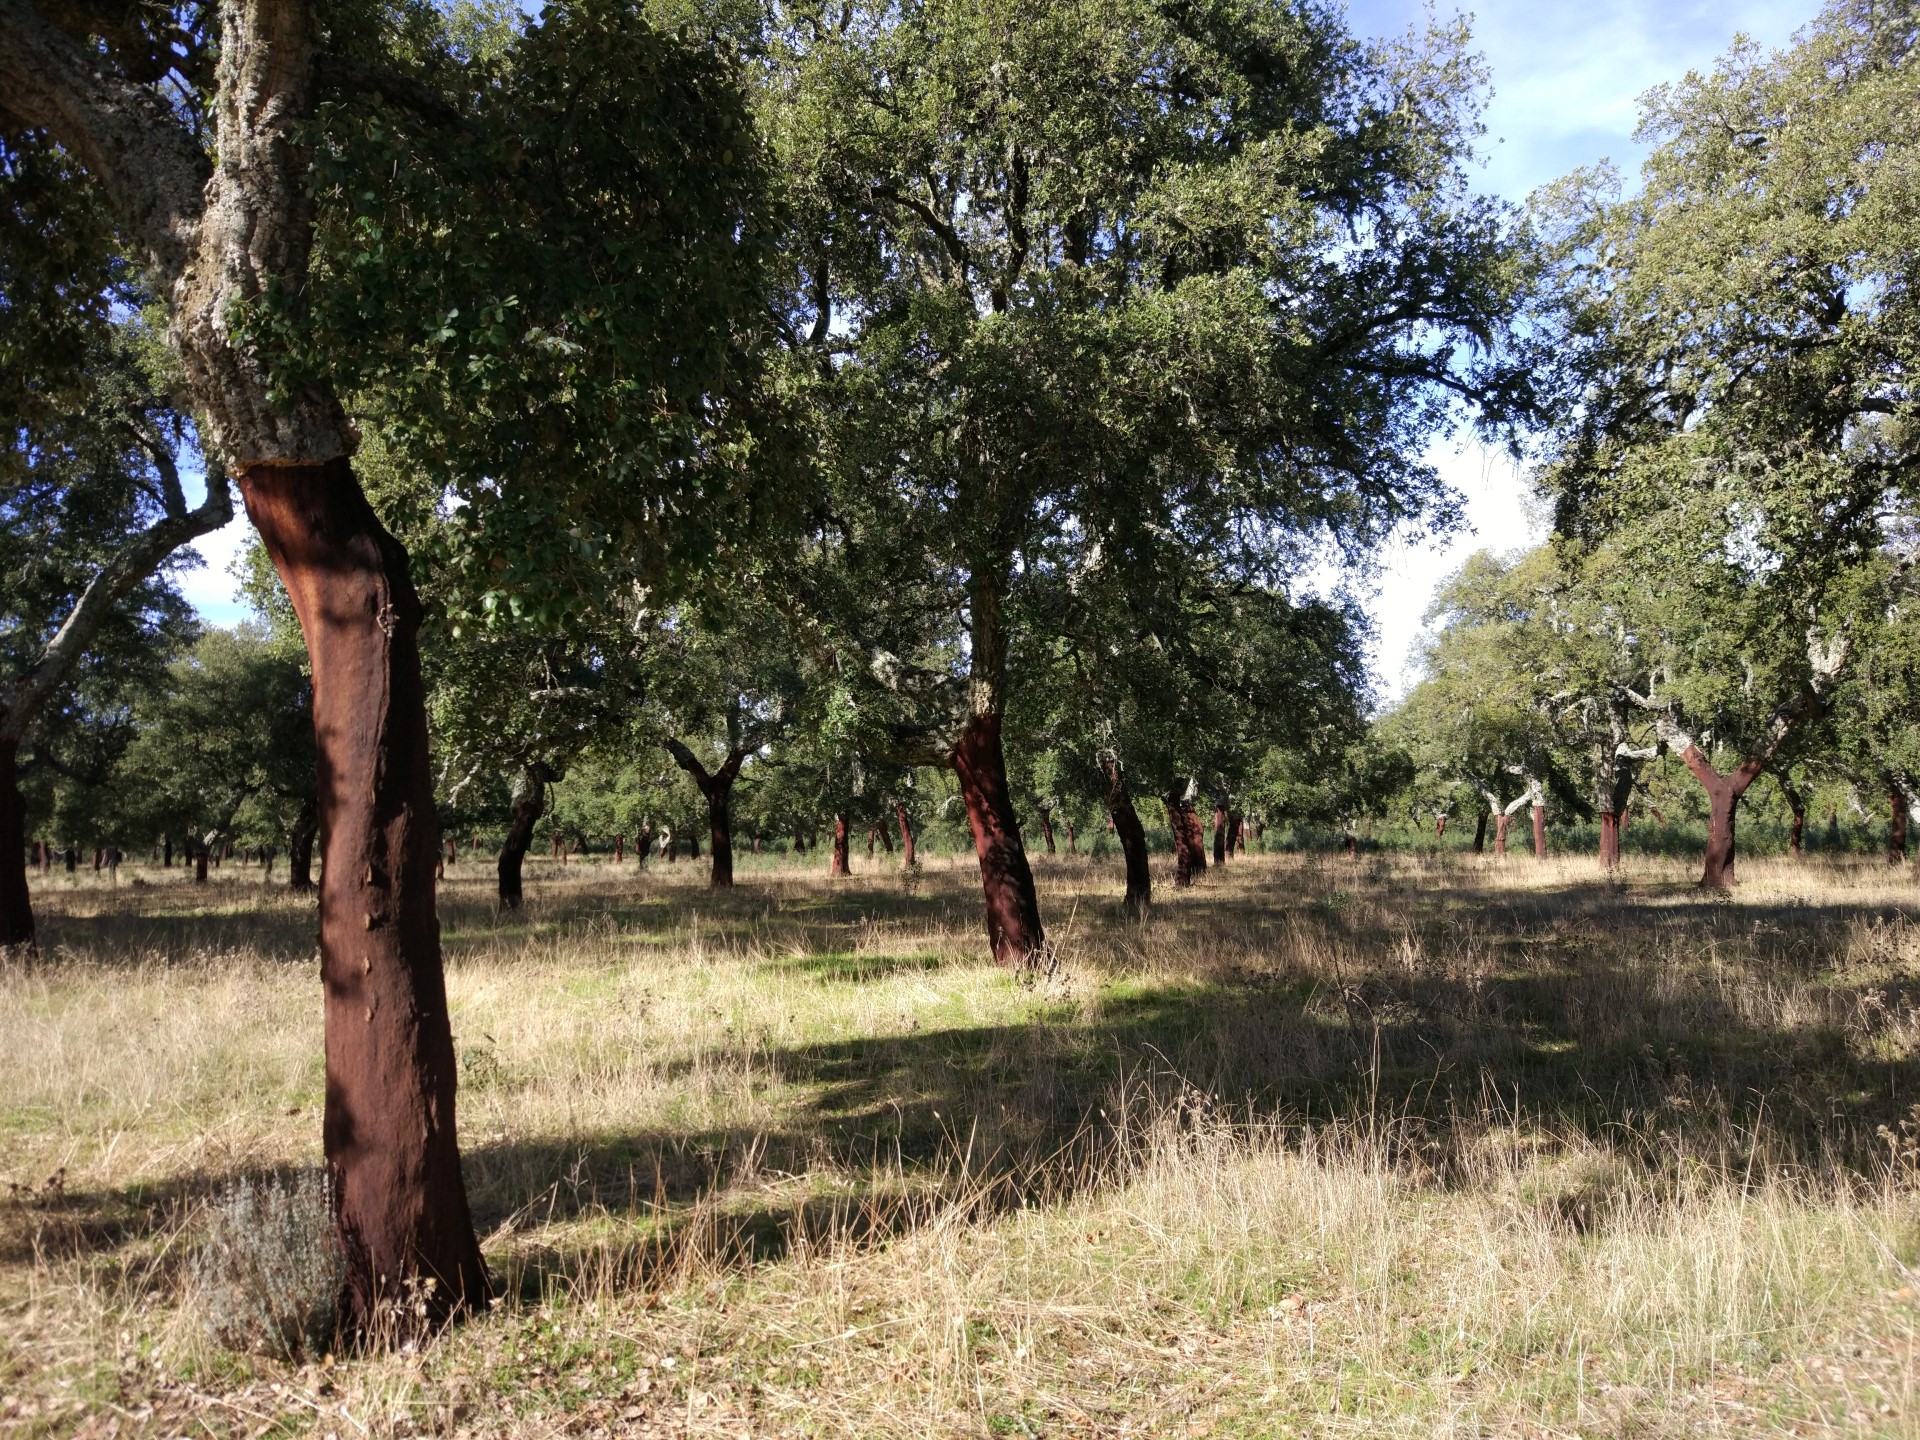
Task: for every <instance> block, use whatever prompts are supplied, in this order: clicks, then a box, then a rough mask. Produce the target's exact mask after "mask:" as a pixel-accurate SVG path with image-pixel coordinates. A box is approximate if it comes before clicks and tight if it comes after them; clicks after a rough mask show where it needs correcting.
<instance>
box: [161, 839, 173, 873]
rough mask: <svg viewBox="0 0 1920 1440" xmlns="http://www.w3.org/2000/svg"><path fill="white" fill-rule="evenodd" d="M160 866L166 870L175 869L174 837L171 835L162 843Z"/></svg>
mask: <svg viewBox="0 0 1920 1440" xmlns="http://www.w3.org/2000/svg"><path fill="white" fill-rule="evenodd" d="M160 865H161V868H162V869H165V870H171V869H172V868H173V837H172V836H171V835H168V836H165V837H164V838H163V839H162V841H161V859H160Z"/></svg>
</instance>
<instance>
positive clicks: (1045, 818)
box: [1040, 807, 1060, 855]
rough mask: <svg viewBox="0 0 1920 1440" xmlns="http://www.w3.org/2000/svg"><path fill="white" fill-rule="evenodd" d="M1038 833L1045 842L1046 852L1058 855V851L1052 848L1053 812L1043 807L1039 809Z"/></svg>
mask: <svg viewBox="0 0 1920 1440" xmlns="http://www.w3.org/2000/svg"><path fill="white" fill-rule="evenodd" d="M1040 834H1041V835H1042V836H1043V837H1044V838H1045V840H1046V842H1047V854H1049V855H1058V854H1059V853H1060V852H1059V851H1058V850H1055V849H1054V848H1053V812H1052V811H1050V810H1048V809H1046V808H1045V807H1042V808H1041V811H1040Z"/></svg>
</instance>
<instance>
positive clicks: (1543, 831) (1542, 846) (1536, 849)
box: [1533, 805, 1547, 860]
mask: <svg viewBox="0 0 1920 1440" xmlns="http://www.w3.org/2000/svg"><path fill="white" fill-rule="evenodd" d="M1533 858H1534V859H1536V860H1544V859H1546V858H1547V807H1546V806H1544V805H1536V806H1534V807H1533Z"/></svg>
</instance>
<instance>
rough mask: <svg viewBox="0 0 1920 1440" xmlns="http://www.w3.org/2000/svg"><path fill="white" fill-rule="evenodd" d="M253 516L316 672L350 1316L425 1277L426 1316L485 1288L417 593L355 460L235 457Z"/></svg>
mask: <svg viewBox="0 0 1920 1440" xmlns="http://www.w3.org/2000/svg"><path fill="white" fill-rule="evenodd" d="M240 488H241V494H242V495H243V496H244V497H245V499H246V504H247V513H248V515H249V516H250V517H251V518H252V520H253V523H254V527H255V528H256V529H257V530H258V531H259V532H260V538H261V541H262V542H263V543H264V545H265V546H266V549H267V553H268V554H269V555H270V556H271V557H272V558H273V562H274V567H275V569H277V570H278V571H279V573H280V579H281V581H282V582H283V583H284V584H285V586H286V589H287V594H288V596H289V597H290V598H291V599H292V601H293V608H294V612H295V613H296V614H297V615H298V616H299V619H300V628H301V631H302V633H303V634H304V635H305V637H306V642H307V655H308V659H309V661H310V664H311V668H312V674H313V728H314V738H315V741H316V742H317V745H318V750H319V765H318V774H319V811H320V829H321V833H322V835H323V836H324V837H325V839H324V844H325V847H326V848H325V855H324V858H323V869H322V881H321V894H320V965H321V983H322V989H323V991H324V993H325V996H326V1055H327V1063H326V1114H325V1121H324V1126H323V1133H324V1139H325V1148H326V1156H327V1164H328V1166H329V1168H330V1169H331V1170H332V1171H333V1175H334V1180H335V1187H336V1188H335V1199H334V1205H335V1213H336V1215H337V1217H338V1220H339V1225H340V1235H341V1240H342V1243H343V1244H344V1245H345V1247H346V1251H347V1283H346V1293H345V1296H344V1297H343V1317H342V1318H343V1319H344V1321H345V1322H346V1326H347V1329H348V1331H349V1332H350V1333H352V1332H358V1331H360V1330H362V1329H363V1328H364V1327H365V1326H366V1325H367V1323H368V1322H369V1321H370V1320H372V1319H373V1318H374V1316H375V1314H376V1313H377V1307H378V1306H379V1304H380V1302H382V1301H390V1300H400V1299H403V1298H405V1294H404V1290H403V1287H404V1286H405V1285H407V1284H408V1283H410V1282H413V1281H416V1280H417V1281H421V1282H428V1283H429V1284H430V1289H429V1292H428V1293H427V1294H426V1295H425V1296H423V1297H422V1298H423V1300H424V1303H425V1305H426V1308H427V1312H428V1318H429V1319H436V1318H440V1317H443V1316H446V1315H449V1314H453V1313H457V1312H460V1311H462V1310H465V1309H468V1308H476V1309H484V1308H485V1307H486V1306H487V1304H488V1300H489V1296H488V1291H487V1272H486V1266H485V1264H484V1263H483V1262H482V1260H481V1258H480V1246H479V1244H478V1242H477V1241H476V1240H475V1238H474V1233H473V1218H472V1215H471V1213H470V1212H469V1210H468V1207H467V1192H466V1185H465V1182H464V1181H463V1180H462V1178H461V1175H460V1150H459V1141H458V1133H457V1130H456V1127H455V1116H454V1090H455V1082H456V1079H457V1076H458V1067H457V1065H456V1063H455V1059H454V1052H453V1031H452V1028H451V1026H450V1024H449V1020H448V1015H447V995H446V981H445V977H444V975H443V973H442V971H441V963H440V922H439V919H438V916H437V914H436V912H435V905H434V885H433V865H434V860H435V857H436V855H437V854H438V851H439V839H440V836H439V826H438V821H437V817H436V814H435V810H434V798H433V771H432V768H431V766H430V765H429V763H428V753H427V712H426V698H425V694H424V690H423V687H422V685H421V680H420V654H419V650H418V648H417V639H416V637H417V635H418V633H419V627H420V601H419V598H418V596H417V595H416V594H415V592H414V588H413V583H412V581H411V580H410V579H409V577H408V574H407V560H406V552H405V551H404V550H403V549H402V548H401V547H400V544H399V542H398V541H396V540H394V539H393V537H392V536H390V535H389V534H387V532H386V531H385V530H384V529H383V528H382V527H381V525H380V522H379V520H378V518H377V517H376V516H375V515H374V513H373V509H372V507H371V506H369V505H368V504H367V501H366V497H365V496H364V495H363V494H362V493H361V490H360V486H359V484H358V482H357V481H356V480H355V478H354V475H353V470H352V467H351V465H350V464H349V463H348V461H347V460H346V459H345V458H340V459H335V460H329V461H326V462H324V463H320V464H255V465H246V466H243V467H242V470H241V479H240Z"/></svg>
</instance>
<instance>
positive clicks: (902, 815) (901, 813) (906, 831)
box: [893, 800, 920, 870]
mask: <svg viewBox="0 0 1920 1440" xmlns="http://www.w3.org/2000/svg"><path fill="white" fill-rule="evenodd" d="M893 818H894V820H895V821H896V822H897V823H898V824H899V826H900V868H901V869H902V870H911V869H913V867H914V866H916V865H918V864H919V863H920V858H919V856H917V855H916V854H914V837H913V820H912V817H910V816H909V815H908V814H907V802H906V801H904V800H896V801H894V802H893Z"/></svg>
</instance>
